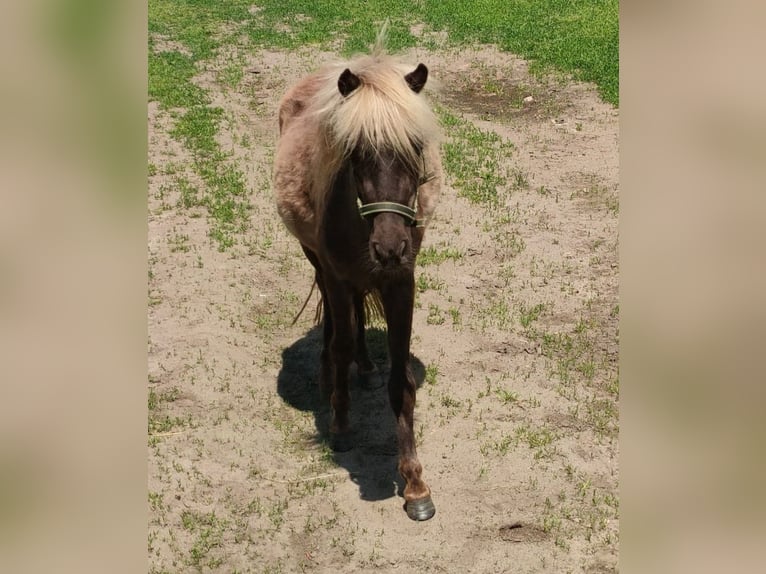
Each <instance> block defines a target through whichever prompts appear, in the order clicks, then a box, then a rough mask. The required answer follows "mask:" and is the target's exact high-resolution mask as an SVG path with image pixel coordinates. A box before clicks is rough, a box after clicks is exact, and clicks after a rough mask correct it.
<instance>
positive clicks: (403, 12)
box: [149, 0, 619, 105]
mask: <svg viewBox="0 0 766 574" xmlns="http://www.w3.org/2000/svg"><path fill="white" fill-rule="evenodd" d="M478 4H479V5H477V3H476V2H462V1H460V0H439V1H438V2H437V1H433V0H430V1H429V0H427V1H425V2H422V3H417V4H416V3H413V2H410V1H405V0H373V1H370V2H365V3H361V2H360V3H351V2H341V1H339V0H336V1H332V2H327V1H325V2H315V1H313V0H279V1H277V0H262V1H261V2H258V3H257V4H256V5H255V6H257V7H258V10H255V11H254V13H251V12H250V11H249V8H250V6H252V5H253V3H252V2H250V1H249V0H244V1H243V0H228V1H226V2H221V1H217V0H150V2H149V31H150V32H151V33H154V34H161V35H165V36H170V37H172V38H173V39H174V40H177V41H179V42H181V43H182V44H183V45H184V46H185V47H186V48H187V49H188V50H189V51H190V52H191V54H192V57H193V59H194V60H198V59H207V58H210V57H211V56H212V55H213V53H214V51H215V49H216V47H217V44H218V43H219V42H221V41H223V39H224V36H225V33H224V32H223V30H222V26H221V24H222V23H225V24H228V25H229V26H227V28H226V29H227V30H229V31H230V32H229V37H234V36H235V35H236V34H237V33H242V34H246V35H247V36H248V37H249V38H250V41H251V42H252V43H253V44H255V46H261V47H269V48H284V49H294V48H298V47H302V46H306V45H312V44H313V45H318V46H320V47H323V48H329V47H331V46H332V45H333V43H335V42H338V41H339V42H340V50H341V52H342V53H344V54H350V53H353V52H359V51H365V50H366V49H367V48H368V46H369V45H370V44H371V43H372V42H373V40H374V36H375V32H376V30H375V28H376V27H377V25H378V24H379V23H381V22H383V21H384V20H385V19H389V20H390V21H391V27H390V32H389V48H390V50H391V51H398V50H401V49H404V48H408V47H412V46H416V45H419V44H426V45H427V44H428V42H427V41H425V40H422V39H419V38H416V37H414V36H413V35H412V34H411V33H410V31H409V28H410V25H412V24H414V23H416V22H423V23H425V24H426V25H427V26H428V28H429V29H431V30H445V31H447V33H448V38H449V40H448V41H449V43H451V44H453V45H462V44H470V43H485V44H497V45H498V46H499V47H500V48H501V49H503V50H508V51H511V52H513V53H516V54H518V55H520V56H522V57H524V58H526V59H529V60H531V61H532V62H533V63H534V66H533V69H535V70H538V71H548V70H560V71H563V72H567V73H571V74H573V75H574V77H575V78H577V79H582V80H585V81H591V82H594V83H595V84H596V85H597V86H598V87H599V90H600V92H601V94H602V96H603V98H604V99H605V100H606V101H608V102H610V103H612V104H614V105H618V103H619V2H618V0H517V1H514V2H509V1H507V0H482V1H481V2H480V3H478ZM296 15H300V17H299V18H298V17H296ZM232 24H236V25H237V26H236V27H235V26H232ZM234 29H236V31H234ZM227 39H228V38H227Z"/></svg>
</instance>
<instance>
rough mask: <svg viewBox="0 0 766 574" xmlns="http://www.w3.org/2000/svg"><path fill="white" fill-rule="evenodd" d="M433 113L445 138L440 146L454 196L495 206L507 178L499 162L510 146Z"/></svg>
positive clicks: (443, 113) (445, 114)
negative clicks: (447, 135) (440, 125)
mask: <svg viewBox="0 0 766 574" xmlns="http://www.w3.org/2000/svg"><path fill="white" fill-rule="evenodd" d="M436 111H437V114H438V115H439V118H440V119H441V122H442V125H443V126H444V130H445V132H446V133H447V134H449V137H448V139H447V141H446V142H445V143H444V145H443V152H444V153H443V161H444V169H445V170H446V172H447V175H448V176H449V177H450V179H451V180H452V185H453V186H454V187H455V188H456V189H457V190H458V195H459V196H460V197H465V198H466V199H468V200H469V201H470V202H471V203H476V204H479V205H486V206H488V207H495V206H497V205H499V203H500V198H501V193H502V191H503V190H504V189H506V188H507V186H508V178H509V175H510V174H509V173H508V170H507V169H504V168H503V167H502V166H503V163H502V161H501V160H502V159H504V158H505V157H507V156H509V155H510V154H511V153H512V152H513V147H514V146H513V144H512V143H510V142H508V141H505V140H504V139H503V138H502V137H500V136H499V135H498V134H496V133H495V132H493V131H488V130H482V129H480V128H477V127H476V126H475V125H473V124H472V123H471V122H469V121H467V120H464V119H463V118H460V117H458V116H456V115H454V114H452V113H450V112H448V111H447V110H445V109H444V108H441V107H437V108H436Z"/></svg>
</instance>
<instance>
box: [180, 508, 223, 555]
mask: <svg viewBox="0 0 766 574" xmlns="http://www.w3.org/2000/svg"><path fill="white" fill-rule="evenodd" d="M181 525H182V526H183V528H184V530H187V531H189V532H191V533H192V534H196V539H195V540H194V544H192V547H191V550H189V559H188V562H189V565H190V566H195V567H197V568H201V567H203V566H207V567H208V568H216V567H217V566H220V565H221V564H222V563H223V558H222V557H216V556H211V555H210V554H211V552H212V551H213V550H214V549H217V548H220V547H221V546H222V545H223V533H224V532H225V529H226V526H227V522H226V521H225V520H222V519H220V518H218V517H217V516H216V515H215V512H209V513H201V512H192V511H190V510H184V511H183V512H182V513H181Z"/></svg>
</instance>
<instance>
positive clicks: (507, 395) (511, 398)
mask: <svg viewBox="0 0 766 574" xmlns="http://www.w3.org/2000/svg"><path fill="white" fill-rule="evenodd" d="M495 394H496V395H497V396H498V397H499V398H500V400H501V401H502V403H503V404H504V405H507V404H510V403H516V402H518V401H519V395H518V393H515V392H513V391H509V390H506V389H497V390H496V391H495Z"/></svg>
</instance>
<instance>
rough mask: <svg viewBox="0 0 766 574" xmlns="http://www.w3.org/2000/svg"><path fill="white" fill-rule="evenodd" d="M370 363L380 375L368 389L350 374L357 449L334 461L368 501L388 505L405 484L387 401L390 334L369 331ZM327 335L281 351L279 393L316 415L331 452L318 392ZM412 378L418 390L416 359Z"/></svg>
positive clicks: (313, 335) (314, 334) (316, 333)
mask: <svg viewBox="0 0 766 574" xmlns="http://www.w3.org/2000/svg"><path fill="white" fill-rule="evenodd" d="M367 347H368V349H369V352H370V358H371V359H372V360H373V361H374V362H375V364H376V365H377V367H378V369H379V371H380V374H379V375H377V376H376V377H373V378H371V379H370V380H369V381H368V382H367V383H366V384H365V383H364V382H363V381H361V380H360V379H359V378H358V377H357V376H356V369H355V368H354V367H353V366H352V369H351V382H350V389H351V409H350V417H351V426H352V430H353V433H354V434H353V436H354V448H352V449H351V450H350V451H348V452H342V453H341V452H334V453H333V460H334V462H335V463H336V464H337V465H338V466H340V467H342V468H345V469H346V470H348V472H349V475H350V476H351V480H352V481H353V482H354V483H356V484H357V485H358V486H359V496H360V497H361V498H362V499H363V500H384V499H386V498H390V497H392V496H394V495H398V496H401V495H402V491H403V489H404V481H403V480H402V479H401V477H400V476H399V472H398V471H397V468H396V466H397V445H396V420H395V419H394V415H393V412H392V410H391V406H390V404H389V401H388V387H387V384H386V383H387V382H388V373H389V371H388V365H387V353H386V331H384V330H382V329H377V328H371V329H368V330H367ZM321 348H322V330H321V328H320V327H314V328H312V329H311V330H310V331H309V332H308V333H307V334H306V335H305V336H303V337H302V338H300V339H298V340H297V341H296V342H295V343H293V344H292V345H290V346H289V347H287V348H286V349H285V350H284V351H283V352H282V368H281V369H280V371H279V376H278V378H277V392H278V393H279V396H280V397H282V399H283V400H284V401H285V402H286V403H287V404H289V405H290V406H292V407H294V408H296V409H300V410H301V411H306V412H308V411H311V412H313V413H314V422H315V425H316V429H317V434H316V440H317V442H319V443H322V444H324V445H327V446H328V447H329V432H328V429H329V426H330V404H329V398H325V397H323V396H322V395H321V392H320V390H319V384H318V380H319V353H320V351H321ZM410 364H411V367H412V373H413V375H414V376H415V382H416V384H417V386H418V388H419V387H420V386H421V385H422V384H423V380H424V378H425V367H424V365H423V363H422V362H421V361H420V360H419V359H417V358H416V357H414V356H413V357H411V358H410Z"/></svg>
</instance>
